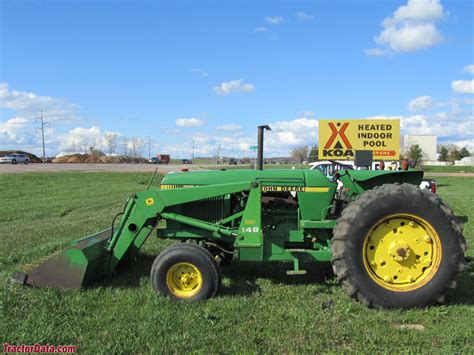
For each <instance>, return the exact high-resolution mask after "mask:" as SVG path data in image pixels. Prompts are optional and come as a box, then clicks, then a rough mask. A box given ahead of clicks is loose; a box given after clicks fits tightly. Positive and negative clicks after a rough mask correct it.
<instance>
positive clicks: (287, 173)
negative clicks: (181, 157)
mask: <svg viewBox="0 0 474 355" xmlns="http://www.w3.org/2000/svg"><path fill="white" fill-rule="evenodd" d="M308 171H309V170H308ZM267 179H268V180H271V181H281V182H282V183H292V184H295V185H300V184H304V183H305V181H306V171H304V170H290V169H285V170H283V169H271V170H249V169H245V170H244V169H242V170H241V169H238V170H237V169H236V170H204V171H186V172H177V173H169V174H167V175H165V177H164V178H163V180H162V182H161V185H162V188H163V187H165V188H166V187H175V185H178V186H181V187H186V185H191V186H196V185H198V186H199V185H201V186H202V185H213V184H230V183H235V182H244V181H255V180H263V181H264V180H267ZM178 186H176V187H178Z"/></svg>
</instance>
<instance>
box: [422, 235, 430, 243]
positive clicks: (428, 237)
mask: <svg viewBox="0 0 474 355" xmlns="http://www.w3.org/2000/svg"><path fill="white" fill-rule="evenodd" d="M424 240H425V242H426V243H431V237H430V236H429V235H425V238H424Z"/></svg>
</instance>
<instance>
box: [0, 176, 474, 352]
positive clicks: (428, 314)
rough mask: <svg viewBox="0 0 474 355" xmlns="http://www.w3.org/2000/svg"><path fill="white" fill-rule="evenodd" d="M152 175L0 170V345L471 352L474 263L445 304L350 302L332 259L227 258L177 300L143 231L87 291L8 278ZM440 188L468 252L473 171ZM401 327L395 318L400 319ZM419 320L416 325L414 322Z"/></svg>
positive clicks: (101, 219)
mask: <svg viewBox="0 0 474 355" xmlns="http://www.w3.org/2000/svg"><path fill="white" fill-rule="evenodd" d="M148 178H149V174H128V173H117V174H114V173H56V174H47V173H43V174H18V175H9V174H3V175H0V196H1V201H2V206H1V209H0V243H1V246H2V248H1V250H0V265H1V280H0V288H1V293H2V294H1V305H2V321H1V322H0V324H1V331H0V334H1V336H2V341H3V342H4V343H9V344H14V345H19V344H34V343H41V344H46V343H48V344H53V345H76V346H78V351H79V352H87V353H105V352H107V353H113V352H120V353H123V352H127V353H128V352H133V353H143V352H150V351H153V352H157V353H188V352H198V353H209V352H211V353H224V352H234V353H235V352H237V353H256V352H265V353H267V352H268V353H281V352H284V353H288V352H294V353H301V352H304V353H309V352H311V353H314V352H352V351H358V352H376V353H380V352H390V351H396V352H423V353H433V352H436V353H438V352H449V353H455V352H456V353H459V352H461V353H473V352H474V344H473V330H472V329H473V328H472V324H474V306H473V305H474V268H473V264H472V263H471V264H469V266H468V269H467V270H466V271H465V272H464V273H463V275H462V277H461V280H460V284H459V287H458V288H457V289H456V290H455V291H454V292H453V293H452V294H450V297H449V302H448V303H447V304H446V305H444V306H436V307H431V308H428V309H414V310H409V311H399V310H373V309H367V308H365V307H364V306H362V305H360V304H358V303H356V302H355V301H353V300H350V299H349V298H348V297H347V296H346V295H345V293H344V292H343V290H342V288H340V287H339V286H338V285H337V284H336V282H335V280H334V277H333V276H332V274H331V273H330V271H328V268H327V267H325V266H323V265H314V267H313V268H312V269H311V270H310V272H309V274H308V275H306V276H298V277H290V276H286V275H285V272H284V271H285V270H286V269H287V265H281V264H276V265H275V264H257V263H239V262H235V263H233V264H232V265H231V266H230V267H227V268H225V269H224V270H223V272H224V281H223V287H222V289H221V292H220V295H219V296H218V297H217V298H215V299H212V300H209V301H207V302H202V303H198V304H182V303H176V302H172V301H170V300H168V299H166V298H163V297H161V296H158V295H156V294H155V293H154V291H153V290H152V288H151V286H150V283H149V278H148V274H149V269H150V267H151V264H152V262H153V259H154V257H155V256H156V255H157V253H158V252H159V251H160V250H161V249H162V248H163V247H164V246H165V244H166V243H164V242H159V241H158V240H156V238H154V237H151V238H150V239H149V240H148V241H147V243H146V244H145V247H144V248H143V249H142V251H141V254H140V255H139V256H140V257H139V259H138V260H137V262H136V263H133V264H131V265H130V266H129V268H128V270H123V271H121V272H120V273H119V274H118V275H116V276H115V277H114V278H112V279H107V280H103V281H102V282H100V283H98V284H96V285H94V286H93V287H90V288H88V289H86V290H84V291H59V290H52V289H50V290H47V289H34V288H23V287H20V286H18V285H12V284H10V283H9V282H7V279H8V278H9V276H10V274H11V273H12V272H13V271H14V270H26V269H27V268H28V267H29V265H30V264H32V263H36V262H37V261H38V260H39V259H42V258H44V257H46V256H48V255H50V254H51V253H54V252H55V251H58V250H61V249H63V248H64V247H66V246H67V245H68V243H69V242H70V241H71V240H73V239H76V238H78V237H81V236H83V235H87V234H91V233H93V232H95V231H97V230H100V229H103V228H106V227H108V226H109V225H110V221H111V218H112V217H113V215H114V214H115V213H116V212H117V211H119V210H120V209H121V208H122V206H123V203H124V201H125V199H126V197H127V196H128V195H129V194H131V193H132V192H134V191H137V190H143V189H144V188H145V187H146V184H147V182H148ZM437 181H438V184H439V194H440V195H441V196H442V197H443V198H444V199H445V200H446V201H447V202H448V203H449V204H451V205H452V207H453V208H454V210H455V212H456V214H457V215H460V216H465V217H464V219H466V218H467V219H468V221H467V223H466V224H465V226H464V231H465V232H464V234H465V236H466V239H467V241H468V245H469V246H471V248H470V249H469V251H468V254H469V256H470V257H471V258H472V257H473V256H474V253H473V248H472V246H473V245H474V209H473V207H472V202H473V201H474V191H473V183H474V179H473V178H466V177H443V178H438V179H437ZM400 325H402V326H401V327H400ZM412 328H415V329H412Z"/></svg>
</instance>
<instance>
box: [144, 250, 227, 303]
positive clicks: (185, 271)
mask: <svg viewBox="0 0 474 355" xmlns="http://www.w3.org/2000/svg"><path fill="white" fill-rule="evenodd" d="M150 278H151V283H152V286H153V289H154V290H155V291H156V292H158V293H161V294H164V295H166V296H168V297H170V298H172V299H176V300H182V301H201V300H205V299H208V298H212V297H214V296H215V295H216V294H217V291H218V289H219V285H220V281H221V274H220V272H219V270H218V265H217V264H216V263H215V261H214V260H213V259H212V256H211V255H210V253H209V252H208V251H207V250H206V249H204V248H203V247H201V246H199V245H197V244H192V243H180V244H175V245H172V246H171V247H169V248H167V249H165V250H164V251H163V252H161V253H160V254H159V255H158V256H157V257H156V259H155V262H154V263H153V266H152V268H151V275H150Z"/></svg>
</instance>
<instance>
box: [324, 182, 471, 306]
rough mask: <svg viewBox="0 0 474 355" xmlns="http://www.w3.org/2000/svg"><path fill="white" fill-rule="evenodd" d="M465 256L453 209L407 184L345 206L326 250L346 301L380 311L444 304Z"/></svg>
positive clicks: (370, 193)
mask: <svg viewBox="0 0 474 355" xmlns="http://www.w3.org/2000/svg"><path fill="white" fill-rule="evenodd" d="M465 250H466V242H465V240H464V237H463V235H462V227H461V226H460V225H459V224H458V223H457V222H456V221H455V218H454V215H453V211H452V209H451V208H450V207H448V206H447V205H446V203H444V202H443V201H442V200H441V199H440V198H439V197H438V196H436V195H435V194H433V193H431V192H430V191H428V190H420V189H419V188H418V187H416V186H414V185H410V184H401V185H383V186H381V187H377V188H375V189H373V190H369V191H367V192H365V193H364V194H363V195H361V197H360V198H359V199H357V200H356V201H354V202H352V203H350V204H349V206H347V207H346V208H345V209H344V211H343V213H342V216H341V217H340V219H339V220H338V222H337V225H336V227H335V228H334V237H333V240H332V246H331V251H332V265H333V270H334V273H335V274H336V276H337V278H338V280H339V283H341V284H342V286H343V288H344V289H345V291H346V292H347V293H348V294H349V296H351V297H353V298H355V299H357V300H358V301H360V302H362V303H363V304H365V305H367V306H369V307H370V306H373V307H382V308H411V307H424V306H427V305H430V304H433V303H437V302H438V303H443V302H444V300H445V295H446V293H447V291H448V290H449V289H451V288H455V287H456V285H457V277H458V274H459V272H460V271H462V270H463V268H464V266H465V255H464V253H465Z"/></svg>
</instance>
